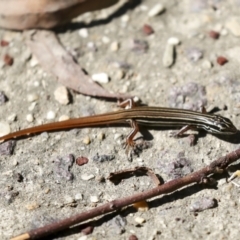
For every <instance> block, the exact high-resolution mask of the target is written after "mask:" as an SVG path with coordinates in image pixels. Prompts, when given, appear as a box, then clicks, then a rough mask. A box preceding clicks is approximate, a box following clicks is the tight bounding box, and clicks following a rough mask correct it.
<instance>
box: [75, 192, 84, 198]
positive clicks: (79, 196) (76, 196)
mask: <svg viewBox="0 0 240 240" xmlns="http://www.w3.org/2000/svg"><path fill="white" fill-rule="evenodd" d="M82 199H83V195H82V194H81V193H77V194H76V195H75V200H82Z"/></svg>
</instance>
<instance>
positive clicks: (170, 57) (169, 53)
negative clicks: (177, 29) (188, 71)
mask: <svg viewBox="0 0 240 240" xmlns="http://www.w3.org/2000/svg"><path fill="white" fill-rule="evenodd" d="M162 62H163V66H164V67H171V66H172V64H173V62H174V45H172V44H167V45H166V48H165V51H164V53H163V60H162Z"/></svg>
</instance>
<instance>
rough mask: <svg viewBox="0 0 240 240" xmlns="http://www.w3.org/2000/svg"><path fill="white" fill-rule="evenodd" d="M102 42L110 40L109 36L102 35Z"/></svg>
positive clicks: (106, 42)
mask: <svg viewBox="0 0 240 240" xmlns="http://www.w3.org/2000/svg"><path fill="white" fill-rule="evenodd" d="M102 42H103V43H105V44H108V43H109V42H110V38H109V37H106V36H103V37H102Z"/></svg>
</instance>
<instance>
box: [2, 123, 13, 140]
mask: <svg viewBox="0 0 240 240" xmlns="http://www.w3.org/2000/svg"><path fill="white" fill-rule="evenodd" d="M10 131H11V129H10V126H9V124H8V123H6V122H0V137H2V136H4V135H7V134H9V133H10Z"/></svg>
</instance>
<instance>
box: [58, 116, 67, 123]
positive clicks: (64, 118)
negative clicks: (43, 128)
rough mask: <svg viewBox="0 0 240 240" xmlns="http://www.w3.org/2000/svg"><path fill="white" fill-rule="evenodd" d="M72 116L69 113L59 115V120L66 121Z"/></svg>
mask: <svg viewBox="0 0 240 240" xmlns="http://www.w3.org/2000/svg"><path fill="white" fill-rule="evenodd" d="M69 119H70V117H69V116H68V115H62V116H60V117H59V119H58V121H59V122H61V121H66V120H69Z"/></svg>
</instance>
